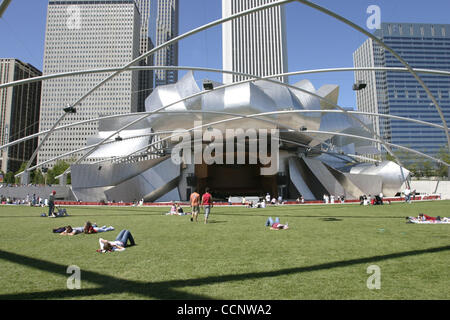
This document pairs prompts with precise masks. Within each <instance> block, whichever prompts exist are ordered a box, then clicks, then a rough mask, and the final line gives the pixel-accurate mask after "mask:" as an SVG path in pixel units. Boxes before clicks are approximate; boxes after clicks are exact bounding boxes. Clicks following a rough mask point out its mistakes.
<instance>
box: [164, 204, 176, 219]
mask: <svg viewBox="0 0 450 320" xmlns="http://www.w3.org/2000/svg"><path fill="white" fill-rule="evenodd" d="M166 215H168V216H173V215H178V212H177V206H176V205H175V202H172V206H171V207H170V211H169V212H168V213H166Z"/></svg>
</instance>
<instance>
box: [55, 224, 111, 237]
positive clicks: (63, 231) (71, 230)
mask: <svg viewBox="0 0 450 320" xmlns="http://www.w3.org/2000/svg"><path fill="white" fill-rule="evenodd" d="M88 230H89V232H86V226H84V227H76V228H72V227H71V226H67V227H61V228H56V229H53V232H54V233H59V234H61V235H63V236H66V235H68V236H74V235H77V234H80V233H86V234H92V233H98V232H107V231H113V230H114V227H113V226H109V227H106V226H102V227H100V228H99V227H97V225H96V224H94V225H92V226H91V228H89V229H88Z"/></svg>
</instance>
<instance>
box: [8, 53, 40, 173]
mask: <svg viewBox="0 0 450 320" xmlns="http://www.w3.org/2000/svg"><path fill="white" fill-rule="evenodd" d="M41 75H42V73H41V71H39V70H38V69H36V68H35V67H33V66H32V65H30V64H27V63H23V62H22V61H20V60H17V59H0V83H8V82H12V81H17V80H21V79H27V78H33V77H39V76H41ZM40 100H41V82H34V83H30V84H24V85H20V86H15V87H9V88H4V89H0V145H3V144H6V143H8V142H11V141H14V140H18V139H20V138H23V137H26V136H29V135H32V134H34V133H37V132H38V130H39V109H40V103H41V101H40ZM36 146H37V138H35V139H30V140H28V141H25V142H22V143H20V144H18V145H14V146H11V147H9V148H6V149H4V150H2V151H0V170H1V171H3V172H7V171H11V172H16V171H17V170H18V169H19V168H20V166H21V164H22V163H23V162H26V161H28V159H29V158H30V157H31V155H32V154H33V152H34V151H35V149H36Z"/></svg>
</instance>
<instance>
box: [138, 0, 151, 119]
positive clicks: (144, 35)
mask: <svg viewBox="0 0 450 320" xmlns="http://www.w3.org/2000/svg"><path fill="white" fill-rule="evenodd" d="M153 2H154V1H153ZM136 5H137V7H138V9H139V13H140V15H141V33H140V39H141V40H140V49H139V53H140V54H141V55H142V54H144V53H146V52H147V51H149V50H151V49H153V47H154V45H153V42H152V40H151V38H150V33H149V27H150V25H149V24H150V13H151V10H152V6H151V5H152V1H151V0H136ZM153 60H154V59H153V56H150V57H147V58H145V59H144V60H141V61H140V65H141V66H153ZM152 91H153V71H152V70H144V71H140V72H139V101H138V112H142V111H145V99H146V98H147V97H148V96H149V95H150V94H151V93H152Z"/></svg>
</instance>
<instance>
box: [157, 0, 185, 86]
mask: <svg viewBox="0 0 450 320" xmlns="http://www.w3.org/2000/svg"><path fill="white" fill-rule="evenodd" d="M155 1H157V3H156V4H157V8H156V27H155V39H156V41H155V46H159V45H161V44H163V43H165V42H167V41H169V40H171V39H173V38H175V37H177V36H178V29H179V28H178V23H179V4H178V0H155ZM154 65H155V66H177V65H178V43H175V44H172V45H170V46H167V47H164V48H163V49H161V50H158V52H156V53H155V55H154ZM154 73H155V80H154V85H155V87H157V86H160V85H166V84H170V83H176V82H177V81H178V71H177V70H158V71H155V72H154Z"/></svg>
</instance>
